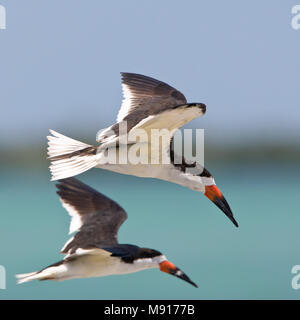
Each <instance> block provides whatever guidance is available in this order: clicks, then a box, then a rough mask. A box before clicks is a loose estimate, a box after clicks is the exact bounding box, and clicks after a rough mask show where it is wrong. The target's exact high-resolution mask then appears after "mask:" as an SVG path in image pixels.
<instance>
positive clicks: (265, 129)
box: [0, 0, 300, 145]
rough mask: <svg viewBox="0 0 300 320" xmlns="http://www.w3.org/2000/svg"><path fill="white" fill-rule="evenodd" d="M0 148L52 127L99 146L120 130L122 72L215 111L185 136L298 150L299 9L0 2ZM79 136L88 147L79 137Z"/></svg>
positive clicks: (258, 4)
mask: <svg viewBox="0 0 300 320" xmlns="http://www.w3.org/2000/svg"><path fill="white" fill-rule="evenodd" d="M0 4H2V5H4V6H5V7H6V11H7V29H6V30H0V105H1V120H0V124H1V125H0V136H1V139H0V145H18V144H22V145H27V144H35V143H45V135H46V134H47V130H48V129H49V128H53V129H56V130H57V131H59V132H62V133H65V134H67V135H70V136H72V137H74V136H75V137H76V134H77V133H81V134H82V133H84V134H85V135H87V136H89V137H90V142H93V141H94V139H95V134H96V132H97V131H98V129H100V128H103V127H106V126H108V125H110V124H111V123H112V122H114V120H115V118H116V115H117V111H118V109H119V106H120V102H121V85H120V75H119V72H120V71H128V72H136V73H142V74H146V75H149V76H152V77H155V78H158V79H160V80H163V81H165V82H168V83H169V84H171V85H173V86H175V87H176V88H178V89H179V90H180V91H182V92H183V93H184V94H185V95H186V97H187V99H188V100H189V101H191V102H198V101H199V102H204V103H205V104H206V105H207V113H206V115H205V116H204V117H202V118H199V119H197V120H194V121H193V122H192V123H191V124H190V125H189V127H197V128H205V130H206V138H207V136H209V139H211V140H215V141H217V142H221V143H225V144H226V143H232V142H234V143H235V142H238V143H241V142H242V143H243V142H244V141H250V142H251V141H257V140H258V139H259V140H263V141H269V142H272V143H273V142H278V141H280V142H283V143H286V141H294V142H297V141H298V139H299V136H300V129H299V119H300V103H299V102H300V99H299V89H300V88H299V69H300V59H299V56H300V55H299V53H300V30H298V31H296V30H293V29H292V28H291V19H292V13H291V9H292V7H293V6H294V5H296V4H300V1H298V3H297V0H293V1H290V0H285V1H281V0H277V1H276V0H275V1H274V0H272V1H271V0H265V1H252V2H247V3H245V2H242V1H237V0H227V1H208V0H206V1H197V0H195V1H193V0H189V1H185V2H183V1H174V0H172V1H169V0H165V1H137V0H131V1H96V0H89V1H76V0H72V1H71V0H64V1H58V0H51V1H38V0H26V1H16V0H9V1H8V0H0ZM77 138H80V137H78V136H77Z"/></svg>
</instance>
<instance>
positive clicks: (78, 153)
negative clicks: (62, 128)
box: [47, 130, 97, 180]
mask: <svg viewBox="0 0 300 320" xmlns="http://www.w3.org/2000/svg"><path fill="white" fill-rule="evenodd" d="M50 133H51V135H50V136H48V137H47V139H48V158H49V160H50V161H51V165H50V167H49V168H50V171H51V176H52V177H51V180H60V179H65V178H69V177H73V176H76V175H77V174H80V173H82V172H84V171H87V170H89V169H91V168H93V167H95V166H96V165H97V158H96V157H97V147H93V146H91V145H89V144H86V143H82V142H80V141H77V140H74V139H71V138H68V137H66V136H64V135H62V134H60V133H58V132H55V131H53V130H50Z"/></svg>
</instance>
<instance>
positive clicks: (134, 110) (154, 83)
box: [96, 73, 204, 143]
mask: <svg viewBox="0 0 300 320" xmlns="http://www.w3.org/2000/svg"><path fill="white" fill-rule="evenodd" d="M121 75H122V88H123V96H124V99H123V101H122V105H121V109H120V111H119V113H118V117H117V123H116V124H114V125H112V126H111V127H109V128H107V129H106V130H104V131H102V132H100V133H99V134H98V135H97V138H96V139H97V141H98V142H100V143H106V142H111V141H113V142H115V141H116V140H117V139H118V137H119V135H121V133H120V132H119V129H120V126H119V125H120V123H121V122H123V123H125V122H126V129H127V132H126V133H129V132H130V131H131V132H132V131H134V130H135V129H144V130H146V131H148V130H150V129H168V130H170V131H171V130H176V129H178V128H180V127H181V126H183V125H184V124H185V123H187V122H189V121H191V120H192V119H194V118H196V117H199V116H201V115H202V114H203V112H202V111H203V110H199V108H198V107H193V104H191V106H190V107H187V100H186V98H185V96H184V95H183V94H182V93H181V92H180V91H178V90H177V89H175V88H173V87H171V86H169V85H168V84H166V83H164V82H162V81H159V80H156V79H153V78H150V77H147V76H144V75H140V74H135V73H121ZM203 106H204V105H203ZM108 132H109V134H108ZM112 132H113V134H112Z"/></svg>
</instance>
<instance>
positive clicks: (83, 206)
mask: <svg viewBox="0 0 300 320" xmlns="http://www.w3.org/2000/svg"><path fill="white" fill-rule="evenodd" d="M56 186H57V189H58V190H57V194H58V195H59V196H60V200H61V202H62V205H63V207H64V208H65V209H66V210H67V211H68V213H69V215H70V216H71V224H70V233H73V232H75V231H77V233H76V234H75V236H74V237H73V238H72V239H70V240H69V241H68V242H67V243H66V244H65V246H64V247H63V249H62V250H61V252H62V253H66V254H72V253H75V252H76V250H77V249H79V248H80V249H92V248H101V247H103V246H111V245H115V244H117V243H118V239H117V234H118V230H119V228H120V226H121V224H122V223H123V222H124V221H125V220H126V219H127V213H126V212H125V211H124V210H123V209H122V208H121V207H120V206H119V205H118V204H117V203H116V202H114V201H112V200H110V199H109V198H107V197H106V196H104V195H103V194H101V193H99V192H98V191H96V190H94V189H92V188H91V187H89V186H87V185H86V184H84V183H82V182H80V181H79V180H77V179H75V178H67V179H63V180H60V181H59V183H58V184H57V185H56Z"/></svg>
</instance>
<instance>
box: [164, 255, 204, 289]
mask: <svg viewBox="0 0 300 320" xmlns="http://www.w3.org/2000/svg"><path fill="white" fill-rule="evenodd" d="M159 269H160V271H162V272H166V273H168V274H171V275H172V276H175V277H177V278H179V279H182V280H184V281H186V282H188V283H190V284H191V285H192V286H194V287H196V288H198V286H197V285H196V283H195V282H193V281H192V280H191V279H190V278H189V277H188V276H187V275H186V274H185V273H184V272H183V271H182V270H180V269H179V268H177V267H176V266H175V265H174V264H173V263H171V262H170V261H168V260H165V261H163V262H161V263H160V264H159Z"/></svg>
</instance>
